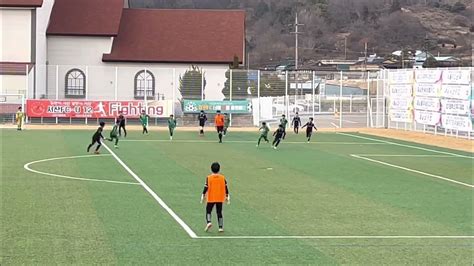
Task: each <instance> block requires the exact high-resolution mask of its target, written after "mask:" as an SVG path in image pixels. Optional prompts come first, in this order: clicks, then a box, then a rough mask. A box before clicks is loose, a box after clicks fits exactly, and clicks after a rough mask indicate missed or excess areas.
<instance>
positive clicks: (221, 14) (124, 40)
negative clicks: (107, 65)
mask: <svg viewBox="0 0 474 266" xmlns="http://www.w3.org/2000/svg"><path fill="white" fill-rule="evenodd" d="M63 1H64V0H63ZM70 1H72V0H70ZM244 45H245V12H244V11H241V10H183V9H174V10H171V9H166V10H164V9H124V11H123V14H122V19H121V23H120V30H119V33H118V35H117V37H116V38H115V39H114V42H113V45H112V51H111V53H110V54H104V56H103V61H105V62H181V63H189V62H199V63H230V62H232V61H233V59H234V56H237V57H238V58H239V61H241V62H242V59H243V57H244Z"/></svg>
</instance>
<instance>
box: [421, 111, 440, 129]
mask: <svg viewBox="0 0 474 266" xmlns="http://www.w3.org/2000/svg"><path fill="white" fill-rule="evenodd" d="M440 119H441V114H440V113H438V112H429V111H419V110H416V111H415V121H416V122H417V123H420V124H423V125H430V126H435V125H437V124H438V123H439V121H440Z"/></svg>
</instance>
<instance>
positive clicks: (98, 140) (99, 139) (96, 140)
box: [92, 137, 102, 145]
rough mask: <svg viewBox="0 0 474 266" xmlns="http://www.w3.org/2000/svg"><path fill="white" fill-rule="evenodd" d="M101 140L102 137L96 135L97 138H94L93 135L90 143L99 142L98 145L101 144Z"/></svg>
mask: <svg viewBox="0 0 474 266" xmlns="http://www.w3.org/2000/svg"><path fill="white" fill-rule="evenodd" d="M101 140H102V139H101V138H100V137H98V138H96V137H93V138H92V144H94V143H96V142H97V144H100V145H102V143H101V142H100V141H101Z"/></svg>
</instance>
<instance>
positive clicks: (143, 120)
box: [140, 110, 150, 134]
mask: <svg viewBox="0 0 474 266" xmlns="http://www.w3.org/2000/svg"><path fill="white" fill-rule="evenodd" d="M148 118H150V116H149V115H147V114H146V113H145V110H143V111H142V114H141V115H140V123H142V126H143V132H142V134H145V133H147V134H148V128H147V127H148Z"/></svg>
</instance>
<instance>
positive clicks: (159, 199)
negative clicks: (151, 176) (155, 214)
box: [104, 144, 197, 238]
mask: <svg viewBox="0 0 474 266" xmlns="http://www.w3.org/2000/svg"><path fill="white" fill-rule="evenodd" d="M104 147H105V148H106V149H107V150H108V151H109V152H110V154H112V156H113V157H114V158H115V160H117V162H118V163H119V164H120V165H122V166H123V168H125V170H126V171H127V172H128V173H129V174H130V175H131V176H132V177H133V178H135V180H137V181H138V183H140V185H141V186H142V187H143V188H144V189H145V190H146V191H147V192H148V193H149V194H150V195H151V196H152V197H153V198H154V199H155V200H156V202H158V204H160V206H161V207H163V209H165V210H166V211H167V212H168V213H169V215H171V217H173V219H174V220H175V221H176V222H178V224H179V225H180V226H181V227H182V228H183V229H184V231H186V233H188V235H189V236H190V237H191V238H197V235H196V233H194V232H193V230H192V229H191V228H190V227H189V226H188V225H187V224H186V223H185V222H184V221H183V220H182V219H181V218H179V216H178V215H177V214H176V213H175V212H174V211H173V210H172V209H171V208H170V207H168V205H167V204H166V203H165V202H164V201H163V200H162V199H161V198H160V197H159V196H158V195H157V194H156V193H155V192H154V191H153V190H152V189H151V188H150V187H149V186H148V185H147V184H145V182H143V180H142V179H141V178H140V177H138V176H137V175H136V174H135V173H134V172H133V171H132V170H131V169H130V168H129V167H128V166H127V165H126V164H125V163H124V162H123V161H122V160H121V159H120V158H119V157H118V156H117V154H115V153H114V152H113V151H112V150H111V149H110V148H109V147H108V146H107V145H105V144H104Z"/></svg>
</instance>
